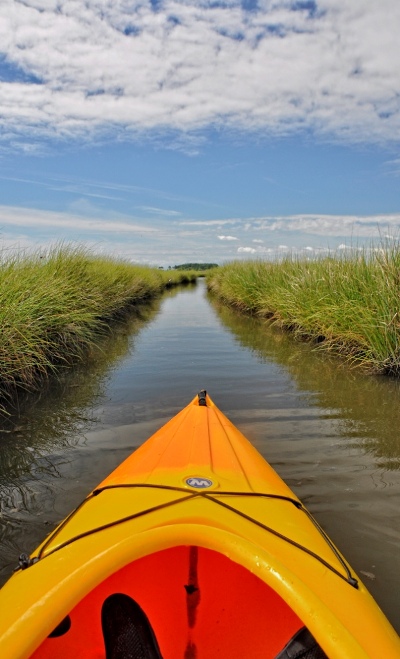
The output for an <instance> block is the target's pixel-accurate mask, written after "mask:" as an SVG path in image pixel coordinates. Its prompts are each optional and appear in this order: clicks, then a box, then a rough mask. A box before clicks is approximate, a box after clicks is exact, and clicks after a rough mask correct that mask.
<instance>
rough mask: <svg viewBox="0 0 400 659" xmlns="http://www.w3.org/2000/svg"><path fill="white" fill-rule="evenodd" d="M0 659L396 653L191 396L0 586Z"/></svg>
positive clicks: (352, 582)
mask: <svg viewBox="0 0 400 659" xmlns="http://www.w3.org/2000/svg"><path fill="white" fill-rule="evenodd" d="M0 611H1V616H0V627H1V629H0V656H1V657H4V659H25V658H27V657H32V658H34V659H50V658H52V659H54V658H59V659H64V658H67V657H68V658H69V659H70V658H71V657H73V659H80V658H91V659H95V658H96V659H101V658H105V659H123V658H125V659H181V658H182V659H216V658H221V659H228V658H229V659H294V658H297V659H300V658H302V659H326V658H328V659H367V658H369V659H383V658H385V659H395V658H396V657H400V639H399V637H398V635H397V634H396V632H395V631H394V629H393V628H392V627H391V625H390V623H389V622H388V620H387V619H386V618H385V616H384V614H383V613H382V611H381V610H380V609H379V607H378V605H377V604H376V602H375V601H374V600H373V598H372V597H371V595H370V594H369V593H368V591H367V589H366V588H365V586H364V585H363V583H362V582H361V580H360V579H359V578H358V576H357V575H356V574H355V573H354V571H353V569H352V568H351V567H350V566H349V564H348V563H347V561H346V560H345V559H344V558H343V556H342V555H341V553H340V552H339V550H338V549H337V548H336V547H335V545H334V544H333V542H332V541H331V540H330V539H329V538H328V536H327V535H326V534H325V533H324V531H323V530H322V529H321V528H320V526H319V525H318V523H317V522H316V520H315V519H314V518H313V517H312V516H311V514H310V513H309V512H308V511H307V509H306V508H305V507H304V506H303V504H302V503H301V501H300V500H299V499H298V498H297V497H296V496H295V494H294V493H293V492H292V491H291V490H290V488H289V487H288V486H287V485H286V484H285V483H284V482H283V481H282V480H281V478H280V477H279V476H278V475H277V473H276V472H275V471H274V470H273V468H272V467H271V466H270V465H269V464H268V463H267V462H266V461H265V460H264V458H263V457H262V456H261V455H260V454H259V453H258V452H257V450H256V449H255V448H254V447H253V446H252V445H251V443H250V442H249V441H248V440H247V439H246V438H245V437H244V436H243V435H242V433H241V432H240V431H239V429H238V428H236V427H235V426H234V425H233V424H232V423H231V422H230V421H229V420H228V419H227V417H226V416H225V415H224V414H223V413H222V412H221V411H220V410H219V409H218V408H217V406H216V405H215V404H214V403H213V401H212V400H211V398H210V397H209V395H208V394H207V393H206V392H205V391H202V392H200V393H199V394H198V395H197V396H196V397H195V398H194V399H193V400H192V401H191V402H190V404H189V405H187V407H185V408H184V409H182V410H181V411H180V412H179V413H178V414H177V415H176V416H175V417H173V418H172V419H171V420H170V421H169V422H168V423H166V424H165V425H164V426H163V427H162V428H161V429H160V430H158V431H157V432H156V433H155V434H154V435H153V436H152V437H151V438H150V439H148V440H147V441H146V442H145V443H144V444H143V445H142V446H141V447H139V448H138V449H137V450H136V451H134V452H133V453H132V455H130V456H129V457H128V458H127V459H126V460H125V461H124V462H122V463H121V465H120V466H119V467H117V469H115V471H113V472H112V473H111V474H110V475H109V476H108V477H107V478H106V479H105V480H104V481H103V482H102V483H100V485H99V486H98V487H97V488H96V489H95V490H93V491H92V492H91V493H90V494H89V495H88V496H87V497H86V499H85V500H84V501H83V502H82V503H81V504H80V505H79V506H78V507H77V508H76V509H75V510H74V511H73V512H72V513H71V514H70V515H69V516H68V517H67V518H66V519H65V520H64V521H63V522H61V524H59V526H58V527H57V528H56V529H55V530H54V531H52V532H51V533H50V535H49V536H48V537H47V538H46V539H45V540H44V541H43V543H42V544H41V545H40V546H39V547H38V548H37V550H36V551H34V552H33V553H32V554H31V555H30V556H28V555H21V556H20V560H19V565H18V567H17V568H16V571H15V572H14V574H13V575H12V576H11V578H10V579H9V581H8V582H7V583H6V584H5V585H4V586H3V588H2V589H1V590H0Z"/></svg>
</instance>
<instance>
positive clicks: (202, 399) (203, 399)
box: [197, 389, 207, 407]
mask: <svg viewBox="0 0 400 659" xmlns="http://www.w3.org/2000/svg"><path fill="white" fill-rule="evenodd" d="M197 395H198V397H199V405H200V406H202V407H207V391H206V390H205V389H202V390H201V391H199V393H198V394H197Z"/></svg>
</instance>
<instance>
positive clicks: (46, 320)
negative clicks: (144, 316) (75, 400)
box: [0, 246, 195, 401]
mask: <svg viewBox="0 0 400 659" xmlns="http://www.w3.org/2000/svg"><path fill="white" fill-rule="evenodd" d="M194 279H195V275H194V274H193V273H185V272H176V273H175V272H165V271H162V270H158V269H156V268H150V267H146V266H138V265H132V264H130V263H127V262H124V261H119V260H114V259H111V258H103V257H99V256H94V255H92V254H90V253H89V252H87V251H86V250H84V249H82V248H69V247H65V246H60V247H56V248H54V249H53V250H51V251H50V252H49V253H48V254H46V255H43V254H39V253H37V254H34V255H30V256H26V255H17V256H11V257H10V256H8V257H7V256H6V257H3V258H2V259H1V261H0V329H1V334H0V401H1V400H2V399H3V400H4V398H7V397H9V398H10V397H11V398H12V397H13V395H14V394H15V393H16V391H17V390H18V389H19V388H24V389H34V388H36V387H37V386H38V383H40V381H41V380H42V379H43V378H46V377H48V375H49V373H51V372H57V371H58V370H59V369H60V368H62V367H63V366H67V365H70V364H73V363H74V362H77V361H79V360H81V359H82V358H83V356H84V355H85V354H87V353H88V351H90V349H91V347H93V346H94V345H95V344H96V341H97V340H98V338H99V336H100V335H102V334H104V332H105V331H106V330H107V328H108V327H109V325H110V323H111V322H112V320H113V319H115V318H116V317H118V316H120V315H121V314H123V313H126V312H127V310H128V309H129V308H131V307H132V305H134V304H137V303H138V302H140V301H143V300H145V299H146V298H150V297H154V296H156V295H158V294H160V293H161V292H162V291H163V290H164V289H165V288H167V287H169V286H171V285H176V284H179V283H185V282H187V281H193V280H194Z"/></svg>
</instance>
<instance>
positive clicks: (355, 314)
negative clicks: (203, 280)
mask: <svg viewBox="0 0 400 659" xmlns="http://www.w3.org/2000/svg"><path fill="white" fill-rule="evenodd" d="M207 281H208V287H209V289H210V290H211V291H213V292H214V293H215V294H216V295H218V296H219V297H220V298H221V299H222V300H224V301H225V302H227V303H228V304H231V305H233V306H235V307H237V308H238V309H241V310H243V311H246V312H250V313H254V314H258V315H260V316H263V317H265V318H270V319H271V322H273V323H274V324H277V325H279V326H280V327H282V328H284V329H287V330H290V331H292V332H293V333H294V335H295V336H296V337H298V338H302V339H309V340H311V341H313V342H315V343H316V344H318V348H319V349H321V350H327V351H330V352H333V353H335V354H340V355H342V356H343V357H345V358H346V359H347V360H348V361H349V362H350V363H352V364H354V365H357V366H362V367H364V368H366V369H369V370H371V371H373V372H376V373H395V374H399V373H400V308H399V299H400V248H399V247H398V246H394V247H383V248H382V249H381V250H379V251H376V252H373V253H372V254H371V253H369V252H368V253H367V252H361V253H357V256H355V255H352V256H351V257H343V258H335V259H334V258H326V259H321V260H317V261H305V260H296V259H287V260H284V261H281V262H275V263H266V262H254V261H250V262H234V263H231V264H228V265H225V266H223V267H220V268H218V269H216V270H214V271H213V272H212V273H211V274H210V275H209V277H208V280H207Z"/></svg>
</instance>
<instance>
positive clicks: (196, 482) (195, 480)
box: [185, 476, 214, 490]
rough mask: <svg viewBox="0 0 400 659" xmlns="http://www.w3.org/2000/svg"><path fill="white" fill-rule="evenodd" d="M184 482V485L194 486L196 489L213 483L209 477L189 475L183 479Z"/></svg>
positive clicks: (202, 488)
mask: <svg viewBox="0 0 400 659" xmlns="http://www.w3.org/2000/svg"><path fill="white" fill-rule="evenodd" d="M185 483H186V485H189V487H194V488H196V490H205V489H207V488H208V487H212V486H213V485H214V483H213V482H212V481H211V480H210V479H209V478H203V477H202V476H191V477H190V478H187V479H186V480H185Z"/></svg>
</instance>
